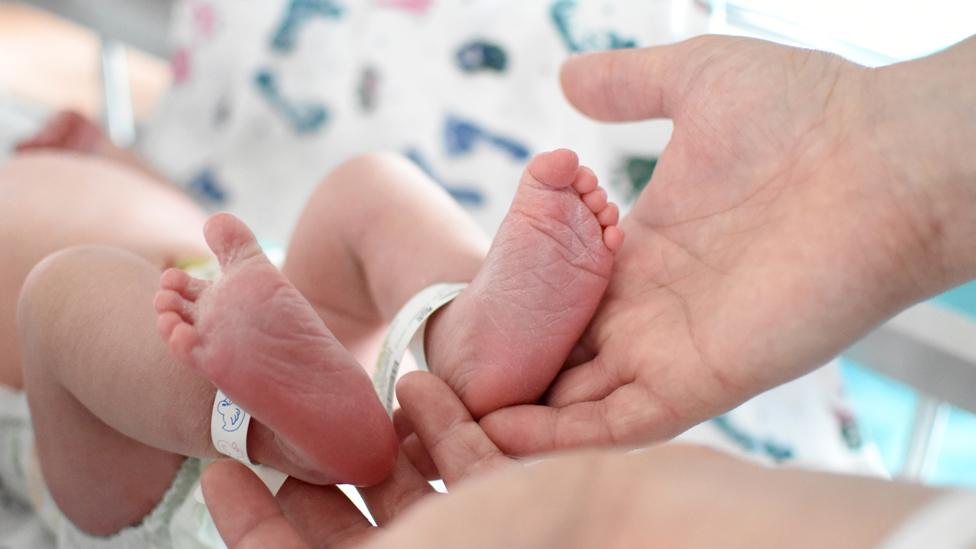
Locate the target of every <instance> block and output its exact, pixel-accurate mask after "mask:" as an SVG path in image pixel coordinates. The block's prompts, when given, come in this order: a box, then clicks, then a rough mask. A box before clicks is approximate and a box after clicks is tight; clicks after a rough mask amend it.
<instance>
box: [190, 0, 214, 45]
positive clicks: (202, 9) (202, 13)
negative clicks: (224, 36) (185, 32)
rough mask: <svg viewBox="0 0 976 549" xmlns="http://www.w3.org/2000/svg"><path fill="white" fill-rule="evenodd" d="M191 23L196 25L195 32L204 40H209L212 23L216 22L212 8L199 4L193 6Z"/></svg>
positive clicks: (212, 28)
mask: <svg viewBox="0 0 976 549" xmlns="http://www.w3.org/2000/svg"><path fill="white" fill-rule="evenodd" d="M192 10H193V22H194V23H196V26H197V30H198V31H200V34H201V35H203V37H204V38H210V37H211V36H212V35H213V31H214V23H215V22H216V19H217V16H216V14H215V13H214V9H213V6H212V5H210V4H208V3H204V2H199V3H195V4H193V8H192Z"/></svg>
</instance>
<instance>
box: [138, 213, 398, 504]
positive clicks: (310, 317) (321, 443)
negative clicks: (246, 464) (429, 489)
mask: <svg viewBox="0 0 976 549" xmlns="http://www.w3.org/2000/svg"><path fill="white" fill-rule="evenodd" d="M205 235H206V237H207V243H208V244H209V245H210V248H211V249H212V250H213V251H214V253H216V254H217V257H218V259H219V260H220V265H221V269H222V271H223V274H222V275H221V277H220V278H219V279H217V280H216V281H215V282H213V283H209V282H204V281H202V280H197V279H194V278H191V277H190V276H189V275H187V274H186V273H184V272H183V271H179V270H175V269H170V270H168V271H166V272H165V273H163V276H162V278H161V280H160V286H161V290H160V292H159V293H158V294H157V296H156V303H155V305H156V309H157V311H159V314H160V316H159V329H160V332H161V333H162V335H163V337H164V338H165V339H166V340H167V341H168V343H169V346H170V348H171V349H172V351H173V352H174V353H175V354H176V355H177V357H179V358H180V359H182V360H183V361H185V362H186V363H187V364H189V365H190V366H192V367H193V368H195V369H196V370H197V371H199V372H200V373H201V374H203V375H204V376H205V377H207V379H209V380H210V381H211V382H212V383H213V384H214V385H216V386H217V387H219V388H220V389H221V390H222V391H224V393H226V394H227V396H228V397H230V398H231V399H232V400H233V401H234V402H236V403H237V404H239V405H240V406H241V407H243V408H244V409H245V410H247V411H248V412H250V413H251V414H252V416H253V417H254V419H255V420H256V421H257V422H260V424H261V426H262V427H264V428H266V429H270V430H271V431H272V432H273V433H274V436H273V437H270V438H271V440H270V441H269V440H267V438H268V437H262V436H255V432H256V429H255V427H253V426H252V428H251V432H250V436H249V438H248V448H249V452H250V453H251V455H252V456H253V458H255V459H256V460H259V461H262V462H264V463H266V464H267V465H270V466H272V467H275V468H278V469H281V470H283V471H284V472H286V473H288V474H291V475H294V476H298V477H299V478H303V480H309V481H313V482H320V483H321V482H347V483H352V484H360V485H364V484H373V483H376V482H379V481H380V480H382V479H383V478H385V476H386V474H387V473H388V472H389V471H390V469H391V468H392V466H393V462H394V460H395V459H396V452H397V441H396V436H395V435H394V431H393V425H392V423H391V422H390V420H389V418H388V417H387V415H386V412H385V410H384V409H383V407H382V405H381V404H380V402H379V400H378V399H377V397H376V393H375V392H374V391H373V387H372V384H371V383H370V380H369V377H368V376H367V375H366V373H365V372H364V371H363V369H362V368H361V367H360V366H359V364H358V363H357V362H356V360H355V359H354V358H353V357H352V355H350V354H349V353H348V352H347V351H346V349H345V348H344V347H343V346H342V345H341V344H339V342H338V341H337V340H336V339H335V338H334V337H333V335H332V333H331V332H330V331H329V329H328V328H326V326H325V324H324V323H323V322H322V320H321V319H320V318H319V317H318V315H317V314H316V312H315V311H314V309H312V306H311V305H310V304H309V303H308V302H307V301H306V300H305V298H304V297H303V296H302V295H301V294H300V293H299V292H298V290H296V289H295V287H294V286H292V285H291V283H290V282H288V280H287V279H286V278H285V277H284V276H283V275H282V274H281V273H280V272H279V271H278V269H277V268H275V266H274V265H272V264H271V263H270V262H269V261H268V259H267V257H265V255H264V254H263V253H262V252H261V248H260V247H259V246H258V244H257V242H256V240H255V238H254V235H253V234H252V233H251V231H250V230H248V228H247V227H245V226H244V224H243V223H241V221H240V220H238V219H237V218H235V217H233V216H231V215H229V214H217V215H215V216H213V217H211V218H210V220H209V221H208V222H207V225H206V227H205ZM257 431H258V432H260V430H257ZM268 443H270V444H272V445H274V446H277V447H273V448H267V447H266V446H267V444H268ZM256 446H257V447H256ZM309 470H311V471H315V472H318V473H321V474H322V475H313V476H312V478H309V475H308V474H307V472H308V471H309Z"/></svg>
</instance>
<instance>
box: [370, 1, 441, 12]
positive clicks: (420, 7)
mask: <svg viewBox="0 0 976 549" xmlns="http://www.w3.org/2000/svg"><path fill="white" fill-rule="evenodd" d="M431 4H433V0H380V1H379V5H380V6H383V7H386V8H396V9H401V10H406V11H412V12H414V13H416V14H419V15H424V14H425V13H427V9H428V8H430V5H431Z"/></svg>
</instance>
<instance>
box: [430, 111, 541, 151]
mask: <svg viewBox="0 0 976 549" xmlns="http://www.w3.org/2000/svg"><path fill="white" fill-rule="evenodd" d="M479 142H485V143H487V144H489V145H491V146H493V147H495V148H497V149H499V150H501V151H502V152H504V153H506V154H507V155H509V156H511V157H512V159H513V160H517V161H519V162H524V161H526V160H528V159H529V156H531V155H532V153H531V151H530V150H529V148H528V147H527V146H525V145H523V144H522V143H519V142H518V141H516V140H514V139H512V138H509V137H504V136H502V135H499V134H496V133H493V132H490V131H488V130H486V129H484V128H482V127H481V126H479V125H478V124H476V123H475V122H473V121H471V120H465V119H463V118H461V117H459V116H455V115H451V114H449V115H447V118H446V119H445V121H444V144H445V146H446V148H447V154H448V156H464V155H467V154H471V152H472V151H473V150H474V148H475V146H476V145H477V144H478V143H479Z"/></svg>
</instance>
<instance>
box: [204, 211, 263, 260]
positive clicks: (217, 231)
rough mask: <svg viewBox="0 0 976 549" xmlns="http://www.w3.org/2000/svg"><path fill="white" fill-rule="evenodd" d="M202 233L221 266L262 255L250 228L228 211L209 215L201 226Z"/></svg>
mask: <svg viewBox="0 0 976 549" xmlns="http://www.w3.org/2000/svg"><path fill="white" fill-rule="evenodd" d="M203 235H204V237H205V238H206V240H207V245H208V246H210V249H211V250H213V252H214V253H215V254H217V259H218V260H220V266H221V267H223V268H227V267H228V266H230V265H232V264H236V263H240V262H242V261H246V260H249V259H252V258H254V257H260V256H262V255H263V253H262V251H261V246H259V245H258V241H257V238H255V236H254V233H252V232H251V229H248V228H247V225H245V224H244V222H243V221H241V220H240V219H237V218H236V217H234V216H233V215H231V214H229V213H218V214H214V215H212V216H210V219H208V220H207V223H206V224H205V225H204V227H203Z"/></svg>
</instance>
